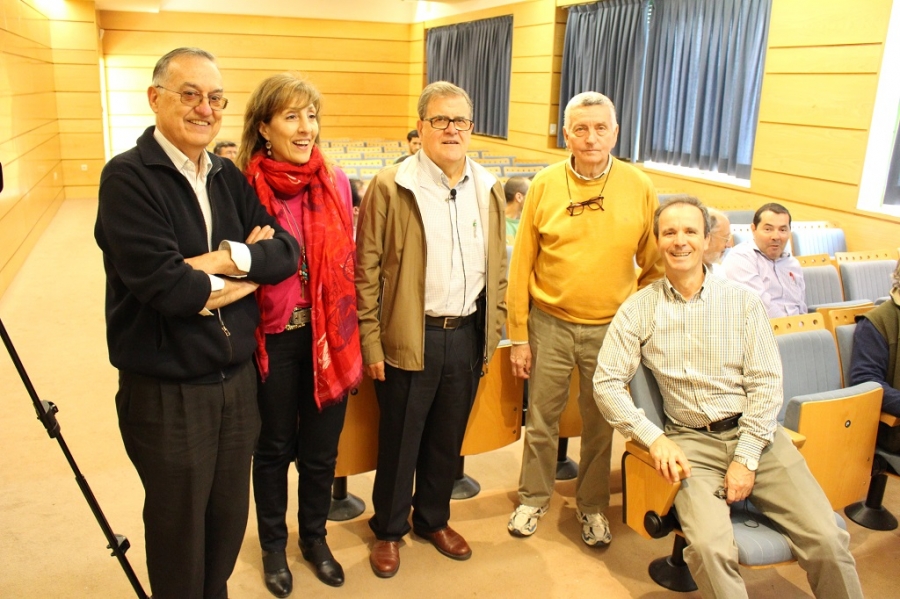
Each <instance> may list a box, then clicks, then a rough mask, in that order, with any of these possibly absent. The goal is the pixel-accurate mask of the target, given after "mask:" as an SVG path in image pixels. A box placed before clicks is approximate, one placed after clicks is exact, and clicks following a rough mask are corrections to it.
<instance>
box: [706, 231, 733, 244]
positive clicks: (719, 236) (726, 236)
mask: <svg viewBox="0 0 900 599" xmlns="http://www.w3.org/2000/svg"><path fill="white" fill-rule="evenodd" d="M710 235H712V236H713V237H715V238H716V239H721V240H722V241H724V242H725V243H726V244H727V243H728V242H729V241H731V240H732V239H734V237H733V236H731V235H716V234H715V233H710Z"/></svg>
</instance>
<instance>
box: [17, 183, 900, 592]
mask: <svg viewBox="0 0 900 599" xmlns="http://www.w3.org/2000/svg"><path fill="white" fill-rule="evenodd" d="M95 211H96V201H90V200H70V201H67V202H65V203H64V204H63V206H62V207H61V209H60V211H59V213H58V215H57V216H56V217H55V219H54V221H53V222H52V223H51V225H50V227H49V228H48V230H47V231H46V233H45V234H44V235H43V237H42V239H41V240H40V242H39V243H38V245H37V246H36V248H35V250H34V252H33V253H32V255H31V256H30V257H29V259H28V261H27V263H26V264H25V266H24V268H23V269H22V271H21V272H20V273H19V275H18V276H17V278H16V279H15V281H14V282H13V284H12V285H11V287H10V288H9V289H8V291H7V292H6V293H5V294H4V295H3V296H2V297H0V318H2V320H3V322H4V324H5V325H6V328H7V330H8V332H9V334H10V336H11V337H12V339H13V342H14V343H15V344H16V347H17V349H18V352H19V354H20V357H21V359H22V361H23V363H24V365H25V367H26V369H27V370H28V373H29V375H30V376H31V379H32V382H33V384H34V386H35V388H36V390H37V392H38V394H39V395H40V396H41V398H42V399H45V400H50V401H53V402H55V403H56V404H57V405H58V406H59V409H60V412H59V423H60V425H61V428H62V433H63V436H64V438H65V440H66V441H67V443H68V444H69V447H70V449H71V451H72V454H73V455H74V457H75V459H76V460H77V462H78V465H79V467H80V468H81V471H82V472H83V474H84V475H85V477H86V478H87V480H88V482H89V484H90V485H91V487H92V489H93V492H94V494H95V495H96V497H97V499H98V501H99V503H100V505H101V507H102V509H103V510H104V512H105V514H106V517H107V519H108V520H109V522H110V524H111V526H112V528H113V530H114V531H115V532H117V533H119V534H124V535H126V536H127V537H128V538H129V540H130V541H131V544H132V548H131V550H130V551H129V552H128V558H129V560H130V562H131V564H132V566H133V567H134V570H135V571H136V572H137V575H138V577H139V578H140V580H141V581H142V582H143V583H144V585H145V588H147V587H149V585H148V583H147V577H146V570H145V567H144V552H143V525H142V522H141V504H142V500H143V496H142V489H141V485H140V482H139V480H138V477H137V475H136V473H135V471H134V469H133V468H132V466H131V463H130V462H129V461H128V458H127V457H126V455H125V451H124V449H123V447H122V442H121V439H120V437H119V432H118V427H117V424H116V418H115V409H114V404H113V397H114V394H115V389H116V375H115V371H114V370H113V369H112V367H111V366H110V365H109V362H108V360H107V354H106V344H105V339H104V332H105V328H104V322H103V293H104V280H103V269H102V264H101V256H100V252H99V250H98V249H97V248H96V245H95V244H94V241H93V223H94V215H95ZM0 353H2V355H0V414H2V418H3V422H2V425H0V431H2V432H0V452H2V465H0V597H3V598H31V597H41V598H48V599H49V598H62V597H65V598H80V597H100V598H127V597H133V596H134V593H133V591H132V590H131V588H130V586H129V583H128V581H127V579H126V577H125V575H124V574H123V573H122V570H121V568H120V567H119V565H118V563H117V562H116V560H114V559H112V558H111V557H109V551H107V550H106V549H105V545H106V540H105V539H104V537H103V535H102V533H101V531H100V528H99V527H98V526H97V524H96V522H95V520H94V518H93V516H92V515H91V512H90V510H89V508H88V505H87V503H86V502H85V500H84V499H83V498H82V495H81V493H80V491H79V489H78V486H77V484H76V482H75V480H74V475H73V474H72V471H71V470H70V468H69V466H68V465H67V463H66V461H65V458H64V456H63V454H62V452H61V451H60V449H59V448H58V447H57V443H56V442H55V441H53V440H51V439H49V438H48V437H47V434H46V433H45V432H44V429H43V427H42V426H41V424H40V423H39V422H37V421H36V420H35V417H34V416H35V414H34V410H33V409H32V406H31V400H30V399H29V397H28V395H27V393H26V392H25V389H24V387H23V386H22V383H21V381H20V380H19V378H18V375H17V374H16V371H15V369H14V367H13V365H12V362H11V360H10V359H9V358H8V357H7V356H6V354H5V352H0ZM621 452H622V441H621V439H619V438H617V441H616V446H615V448H614V456H615V457H614V458H613V467H614V473H613V482H612V487H613V492H614V495H613V505H612V506H611V507H610V509H609V512H608V516H609V519H610V521H611V522H612V529H613V537H614V540H613V543H612V545H611V546H610V547H609V548H607V549H591V548H588V547H586V546H584V545H583V544H582V543H581V541H580V538H579V526H578V525H577V523H576V522H575V500H574V490H575V485H574V481H567V482H560V483H558V484H557V487H556V491H557V493H556V494H555V495H554V497H553V499H552V502H551V511H550V513H549V514H548V515H547V516H545V517H544V519H543V520H541V523H540V526H539V528H538V532H537V534H536V535H535V536H534V537H532V538H530V539H526V540H523V539H515V538H513V537H511V536H509V534H507V532H506V521H507V518H508V516H509V513H510V511H511V510H512V509H513V507H514V505H515V504H514V501H515V489H516V485H517V481H518V472H519V464H520V456H521V442H520V443H516V444H513V445H511V446H508V447H506V448H504V449H501V450H497V451H494V452H491V453H488V454H482V455H478V456H474V457H471V458H468V459H467V462H466V465H467V467H466V471H467V473H468V474H469V475H471V476H472V477H473V478H475V479H476V480H478V481H479V482H480V484H481V487H482V491H481V493H480V494H479V495H477V496H476V497H474V498H472V499H469V500H464V501H457V502H454V503H453V506H452V510H453V512H452V513H453V516H452V520H451V523H452V525H453V526H454V528H455V529H456V530H458V531H459V532H461V533H462V534H463V535H464V536H465V537H466V538H467V539H468V541H469V542H470V544H471V545H472V548H473V552H474V554H473V557H472V559H471V560H469V561H466V562H455V561H452V560H449V559H447V558H445V557H443V556H441V555H440V554H439V553H438V552H437V551H435V550H434V548H432V547H431V546H430V545H428V544H426V543H424V542H423V541H421V540H418V539H416V538H409V537H407V539H406V540H405V543H404V545H403V547H402V548H401V567H400V571H399V573H398V574H397V576H396V577H394V578H392V579H389V580H381V579H378V578H376V577H375V575H374V574H373V573H372V571H371V569H370V567H369V563H368V544H369V543H370V542H371V540H372V535H371V533H370V531H369V528H368V526H367V524H366V520H367V518H368V516H369V515H370V513H371V512H369V511H367V512H366V513H364V514H363V515H362V516H360V517H358V518H356V519H354V520H350V521H347V522H335V523H330V524H329V529H328V530H329V536H328V539H329V543H330V545H331V547H332V549H333V550H334V553H335V556H336V557H337V559H338V560H339V561H340V562H341V563H342V564H343V566H344V569H345V572H346V577H347V582H346V584H345V585H344V586H343V587H342V588H340V589H333V588H330V587H327V586H325V585H323V584H322V583H320V582H319V581H318V580H316V578H315V576H314V574H313V572H312V570H311V568H310V567H309V566H308V565H307V564H306V563H305V562H303V561H302V559H301V557H300V552H299V549H298V548H297V546H296V531H297V523H296V520H295V519H294V520H293V521H290V520H289V528H290V531H291V534H292V545H291V546H290V549H289V553H288V558H289V562H290V564H291V568H292V570H293V572H294V588H295V590H294V595H293V596H294V597H391V598H393V597H397V596H401V597H413V596H417V597H419V596H427V597H429V598H430V599H441V598H444V597H517V598H531V597H535V598H567V597H581V596H584V597H589V596H599V597H603V598H604V599H616V598H619V597H645V598H655V597H664V596H673V595H672V594H671V593H669V592H668V591H666V590H664V589H662V588H660V587H658V586H656V585H655V584H654V583H653V582H652V581H651V580H650V579H649V578H648V576H647V573H646V572H647V564H648V563H649V562H650V560H651V559H653V558H655V557H659V556H661V555H665V554H666V553H668V551H669V550H670V549H671V538H669V539H662V540H658V541H646V540H644V539H642V538H640V537H639V536H638V535H636V534H635V533H633V532H631V531H630V530H628V529H627V528H626V527H625V526H624V524H622V522H621V517H622V514H621V502H622V496H621V483H620V480H619V479H620V475H619V469H618V462H619V456H620V455H621ZM569 454H570V455H571V456H576V457H577V455H578V442H577V439H573V440H572V443H571V446H570V450H569ZM372 478H373V477H372V475H371V473H370V474H366V475H358V476H353V477H351V478H350V481H349V487H350V492H351V493H353V494H355V495H358V496H360V497H361V498H363V499H364V500H366V501H368V500H369V497H370V494H371V489H372ZM292 489H293V490H294V494H295V490H296V478H294V480H293V481H292ZM885 504H886V506H887V507H888V508H889V509H890V510H891V511H893V512H894V513H895V514H900V481H898V480H896V479H891V480H889V481H888V490H887V496H886V502H885ZM295 511H296V497H295V496H294V499H293V500H292V504H291V507H290V512H292V513H294V512H295ZM850 531H851V534H852V550H853V554H854V556H855V557H856V559H857V563H858V568H859V572H860V576H861V578H862V582H863V588H864V590H865V592H866V596H867V597H870V598H881V597H884V598H888V597H896V596H897V592H896V588H895V587H893V584H895V580H896V578H897V572H898V566H900V531H892V532H875V531H870V530H866V529H863V528H860V527H858V526H856V525H855V524H853V523H850ZM743 574H744V577H745V579H746V581H747V585H748V588H749V591H750V595H751V597H773V598H774V597H777V598H779V599H782V598H792V597H809V596H811V592H810V590H809V585H808V584H807V582H806V578H805V575H804V573H803V571H802V570H801V569H800V568H799V567H798V566H796V565H787V566H781V567H777V568H767V569H762V570H743ZM891 588H895V590H894V591H891V590H890V589H891ZM229 589H230V595H231V597H232V599H244V598H257V597H258V598H262V599H264V598H266V597H269V596H270V595H269V594H268V593H267V592H266V590H265V588H264V586H263V583H262V574H261V564H260V550H259V545H258V541H257V536H256V530H255V523H254V521H253V520H252V519H251V520H250V521H249V523H248V527H247V535H246V537H245V539H244V546H243V550H242V552H241V554H240V557H239V559H238V563H237V566H236V568H235V571H234V574H233V575H232V577H231V584H230V585H229ZM148 590H149V588H148ZM683 596H684V597H696V596H698V595H697V594H696V593H693V594H687V595H683Z"/></svg>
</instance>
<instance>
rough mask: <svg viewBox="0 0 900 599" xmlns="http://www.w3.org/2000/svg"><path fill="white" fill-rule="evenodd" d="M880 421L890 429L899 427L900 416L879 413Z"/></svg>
mask: <svg viewBox="0 0 900 599" xmlns="http://www.w3.org/2000/svg"><path fill="white" fill-rule="evenodd" d="M881 421H882V422H883V423H885V424H886V425H888V426H890V427H895V426H900V416H894V415H893V414H888V413H887V412H882V413H881Z"/></svg>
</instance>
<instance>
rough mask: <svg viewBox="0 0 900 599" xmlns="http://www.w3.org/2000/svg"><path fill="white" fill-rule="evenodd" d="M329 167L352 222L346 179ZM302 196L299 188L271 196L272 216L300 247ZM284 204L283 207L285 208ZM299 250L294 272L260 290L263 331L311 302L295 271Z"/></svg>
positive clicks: (276, 328)
mask: <svg viewBox="0 0 900 599" xmlns="http://www.w3.org/2000/svg"><path fill="white" fill-rule="evenodd" d="M332 168H333V172H334V184H335V188H336V189H337V192H338V196H339V197H340V199H341V200H342V202H343V204H344V207H345V209H346V210H347V214H348V215H349V217H350V222H353V200H352V196H351V195H350V180H349V179H348V178H347V175H346V173H344V171H342V170H341V169H340V167H338V166H337V165H334V166H333V167H332ZM306 196H307V192H306V191H302V192H301V193H300V194H298V195H297V196H294V197H292V198H286V197H283V196H282V195H281V194H279V193H278V192H277V191H276V192H275V198H276V199H277V200H279V202H278V208H279V210H278V213H277V214H276V215H275V219H276V220H277V221H278V224H279V225H281V227H282V228H283V229H284V230H285V231H287V232H288V233H290V234H291V235H293V236H294V237H295V238H296V239H297V243H299V244H300V248H301V250H302V248H303V217H304V214H305V211H306ZM285 204H286V205H287V209H285ZM292 216H293V218H292ZM302 254H303V252H302V251H301V256H300V261H299V262H298V263H297V272H296V273H294V274H293V275H291V276H289V277H288V278H286V279H285V280H283V281H282V282H280V283H277V284H275V285H267V286H266V293H265V294H263V298H264V299H263V300H262V304H261V305H260V313H262V314H264V315H265V319H264V320H263V322H262V327H263V332H264V333H265V334H267V335H272V334H275V333H281V332H282V331H284V327H285V325H286V324H287V323H288V320H289V319H290V317H291V312H293V311H294V308H295V307H300V308H308V307H309V306H310V305H311V300H310V299H309V298H308V297H306V295H305V287H304V286H303V285H302V284H301V283H302V280H301V279H300V274H299V273H300V266H301V264H302V262H303V255H302Z"/></svg>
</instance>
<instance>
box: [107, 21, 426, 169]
mask: <svg viewBox="0 0 900 599" xmlns="http://www.w3.org/2000/svg"><path fill="white" fill-rule="evenodd" d="M189 16H190V15H184V14H179V15H177V16H175V15H173V14H172V13H169V14H165V13H164V14H159V15H140V16H139V17H138V16H137V15H134V14H128V13H117V12H105V11H101V12H100V13H99V25H100V27H101V28H102V29H103V40H102V47H103V53H104V62H105V65H106V69H105V73H104V76H105V78H106V86H107V107H108V111H109V115H108V122H109V125H110V148H111V151H112V153H113V154H116V153H119V152H121V151H123V150H125V149H127V148H129V147H132V146H133V145H134V140H135V138H136V137H137V136H138V135H140V134H141V133H142V132H143V131H144V129H145V128H146V127H147V126H149V125H152V124H153V122H154V115H153V113H152V112H151V111H150V109H149V107H148V105H147V96H146V89H147V87H148V85H149V84H150V78H151V74H152V69H153V66H154V64H155V63H156V60H157V59H158V57H159V56H161V55H163V54H164V53H165V52H167V51H168V50H170V49H172V48H174V47H177V46H180V45H186V44H188V43H190V45H196V46H199V47H201V48H204V49H205V50H209V51H210V52H212V53H213V54H215V55H216V58H217V61H218V64H219V68H220V69H221V71H222V78H223V82H224V86H225V90H226V95H227V97H228V99H229V107H228V109H227V110H226V112H225V114H224V115H223V118H222V128H221V129H220V132H219V136H218V137H219V138H220V139H232V140H234V141H239V138H240V134H241V129H242V123H243V113H244V108H245V106H246V103H247V100H248V98H249V96H250V93H251V92H252V91H253V90H254V89H255V88H256V86H257V85H258V84H259V82H260V81H262V80H263V79H264V78H266V77H268V76H270V75H273V74H276V73H280V72H283V71H297V72H299V73H301V74H302V75H303V76H305V77H306V78H308V79H309V80H310V81H311V82H312V83H313V84H314V85H315V86H316V87H317V88H318V89H319V91H320V92H321V93H322V98H323V103H322V135H323V136H324V137H326V138H327V137H338V136H341V137H343V136H347V137H351V138H360V137H387V138H393V139H399V138H405V136H406V132H407V131H408V130H409V128H410V127H411V126H414V124H415V111H414V106H415V98H416V97H418V93H419V91H420V90H421V86H420V85H413V84H411V82H412V81H414V80H415V79H417V78H421V73H422V55H423V53H424V49H423V48H424V46H423V43H422V40H423V37H422V35H421V27H418V28H417V27H415V26H410V25H398V24H390V23H360V22H343V21H342V22H338V21H322V20H315V19H273V18H254V17H250V18H248V17H241V16H232V15H203V16H202V18H196V19H192V18H188V17H189ZM187 40H189V42H188V41H187ZM413 57H415V59H413ZM413 88H414V89H413ZM411 106H412V107H413V111H412V114H411V113H410V107H411Z"/></svg>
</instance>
